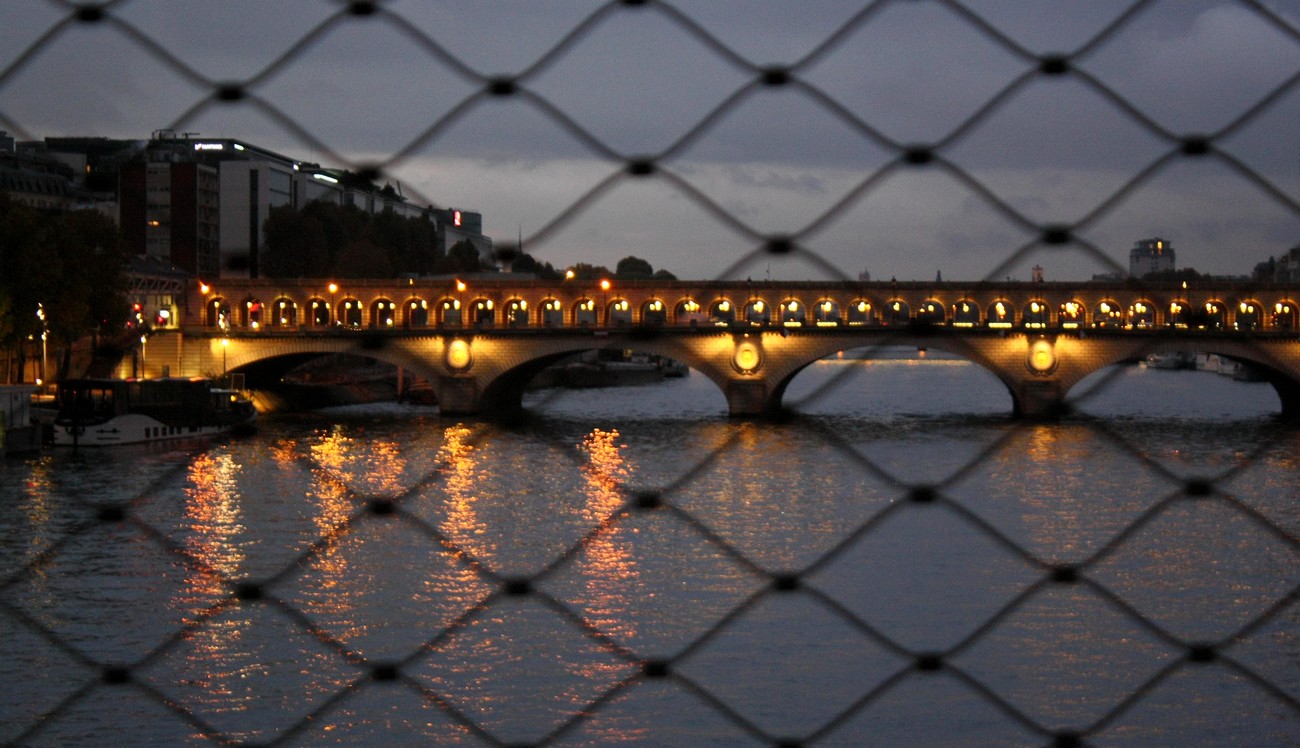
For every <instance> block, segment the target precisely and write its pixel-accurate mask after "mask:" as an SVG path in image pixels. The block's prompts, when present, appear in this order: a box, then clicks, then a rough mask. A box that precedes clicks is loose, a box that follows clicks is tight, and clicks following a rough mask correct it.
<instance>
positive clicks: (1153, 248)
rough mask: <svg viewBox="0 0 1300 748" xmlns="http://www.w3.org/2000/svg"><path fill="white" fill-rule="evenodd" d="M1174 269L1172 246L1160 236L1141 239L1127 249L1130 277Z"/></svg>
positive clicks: (1139, 276)
mask: <svg viewBox="0 0 1300 748" xmlns="http://www.w3.org/2000/svg"><path fill="white" fill-rule="evenodd" d="M1175 269H1176V268H1175V263H1174V247H1173V245H1172V244H1170V243H1169V242H1167V241H1165V240H1164V239H1161V238H1160V237H1155V238H1153V239H1141V240H1139V241H1137V242H1136V243H1134V245H1133V249H1130V250H1129V253H1128V274H1129V276H1130V277H1133V278H1141V277H1143V276H1146V275H1149V274H1151V273H1163V272H1173V271H1174V270H1175Z"/></svg>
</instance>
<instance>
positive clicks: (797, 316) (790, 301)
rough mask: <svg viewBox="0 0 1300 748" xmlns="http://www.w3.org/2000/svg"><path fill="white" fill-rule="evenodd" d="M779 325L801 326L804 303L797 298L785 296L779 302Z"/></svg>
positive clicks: (803, 315) (803, 317)
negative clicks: (785, 297)
mask: <svg viewBox="0 0 1300 748" xmlns="http://www.w3.org/2000/svg"><path fill="white" fill-rule="evenodd" d="M780 314H781V325H782V326H783V327H802V326H803V324H804V321H805V311H804V305H803V303H802V302H800V301H799V300H798V299H795V298H787V299H785V300H783V301H782V302H781V310H780Z"/></svg>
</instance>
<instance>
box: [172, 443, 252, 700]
mask: <svg viewBox="0 0 1300 748" xmlns="http://www.w3.org/2000/svg"><path fill="white" fill-rule="evenodd" d="M239 473H240V466H239V464H238V463H236V462H235V460H234V458H233V457H232V456H231V455H230V454H229V453H217V454H214V453H211V452H206V453H203V454H201V455H198V456H196V457H195V458H194V460H193V462H191V463H190V465H189V469H188V471H187V474H186V477H187V479H188V485H187V486H186V488H185V491H184V494H185V510H184V518H185V523H186V525H185V531H186V532H185V550H186V552H187V553H188V554H189V555H190V556H191V557H193V558H194V559H196V560H197V561H198V562H199V564H198V565H192V564H186V566H185V568H186V575H185V580H184V583H183V585H182V586H181V587H180V589H179V590H178V597H177V598H176V599H175V600H174V601H173V605H174V607H175V608H177V609H178V610H180V611H181V620H182V621H184V623H185V624H186V625H194V624H196V623H201V624H202V625H201V626H199V627H198V628H196V629H195V630H194V631H193V632H192V633H191V634H190V635H189V637H188V640H189V643H188V646H187V647H186V649H185V652H186V659H187V661H188V663H187V664H188V667H187V668H186V670H187V677H186V678H185V680H184V681H183V683H184V685H187V686H193V687H195V688H194V690H193V691H191V692H190V698H192V699H193V700H195V701H197V702H198V703H201V704H203V705H204V706H206V707H208V708H211V709H214V710H219V711H232V710H233V711H238V710H242V709H246V708H248V707H249V706H251V704H252V701H253V697H252V696H251V695H249V694H247V693H245V694H243V695H242V696H239V695H237V694H239V689H238V688H237V687H236V684H237V683H238V682H239V681H241V680H243V679H245V678H246V677H248V672H247V665H244V666H239V664H238V663H239V659H240V658H239V655H238V652H239V648H240V646H241V641H242V640H243V639H244V637H245V635H247V634H248V633H249V632H250V631H251V629H252V626H253V622H252V620H251V618H250V617H249V616H248V615H246V614H240V615H225V616H217V617H215V618H208V617H207V616H208V613H209V611H210V610H211V607H210V606H211V605H212V604H213V603H214V602H215V601H217V600H220V599H222V598H224V597H226V596H227V595H228V594H229V591H228V588H227V586H226V580H228V579H237V578H238V577H239V573H240V568H241V566H242V565H243V564H244V562H245V560H246V558H247V557H246V554H245V552H244V547H243V544H242V543H241V538H243V537H245V536H246V533H247V529H246V528H245V527H244V524H243V520H242V511H241V507H240V501H241V499H242V497H241V495H240V491H239V485H238V477H239ZM213 572H215V573H213Z"/></svg>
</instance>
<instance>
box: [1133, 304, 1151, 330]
mask: <svg viewBox="0 0 1300 748" xmlns="http://www.w3.org/2000/svg"><path fill="white" fill-rule="evenodd" d="M1155 326H1156V310H1155V307H1153V306H1151V305H1150V304H1148V303H1147V302H1145V301H1135V302H1133V306H1131V307H1129V308H1128V327H1130V328H1133V327H1139V328H1147V327H1155Z"/></svg>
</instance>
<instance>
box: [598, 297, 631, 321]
mask: <svg viewBox="0 0 1300 748" xmlns="http://www.w3.org/2000/svg"><path fill="white" fill-rule="evenodd" d="M605 320H606V326H607V327H628V326H630V325H631V324H632V304H631V303H630V302H629V301H628V300H627V299H624V298H618V299H614V300H613V301H611V302H609V304H608V305H607V306H606V307H605Z"/></svg>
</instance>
